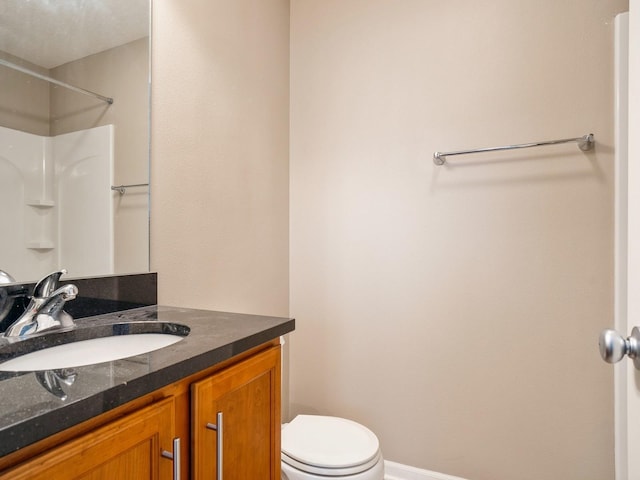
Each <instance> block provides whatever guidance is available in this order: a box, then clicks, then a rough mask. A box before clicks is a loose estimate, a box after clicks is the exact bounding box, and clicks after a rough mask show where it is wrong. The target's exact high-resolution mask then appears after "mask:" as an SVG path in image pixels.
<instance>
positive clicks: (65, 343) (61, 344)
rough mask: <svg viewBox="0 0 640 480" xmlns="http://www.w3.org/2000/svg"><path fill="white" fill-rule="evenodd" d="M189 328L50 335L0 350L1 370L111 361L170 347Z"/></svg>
mask: <svg viewBox="0 0 640 480" xmlns="http://www.w3.org/2000/svg"><path fill="white" fill-rule="evenodd" d="M188 334H189V328H188V327H185V326H183V325H178V324H169V323H161V322H142V323H121V324H113V325H106V326H105V325H102V326H99V327H95V328H79V329H77V330H72V331H69V332H55V331H54V332H51V333H49V334H46V335H43V336H42V337H39V338H29V339H25V340H24V341H22V342H17V343H14V344H11V345H8V346H5V347H3V348H0V361H1V360H4V359H6V361H2V363H0V371H3V372H28V371H38V370H57V369H64V368H73V367H82V366H85V365H93V364H96V363H103V362H111V361H114V360H120V359H123V358H127V357H133V356H135V355H142V354H145V353H149V352H152V351H154V350H158V349H160V348H164V347H168V346H169V345H173V344H174V343H177V342H179V341H180V340H182V339H183V338H184V337H185V336H186V335H188Z"/></svg>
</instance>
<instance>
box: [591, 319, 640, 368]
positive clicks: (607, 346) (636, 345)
mask: <svg viewBox="0 0 640 480" xmlns="http://www.w3.org/2000/svg"><path fill="white" fill-rule="evenodd" d="M598 346H599V347H600V356H601V357H602V359H603V360H604V361H605V362H608V363H616V362H619V361H620V360H622V358H623V357H624V356H625V355H627V356H628V357H629V358H631V359H633V360H634V362H633V363H634V365H635V367H636V368H637V369H638V370H640V355H639V354H640V329H638V327H633V330H631V335H630V336H629V337H627V338H624V337H623V336H622V335H620V334H619V333H618V332H617V331H615V330H611V329H607V330H603V331H602V333H601V334H600V339H599V341H598Z"/></svg>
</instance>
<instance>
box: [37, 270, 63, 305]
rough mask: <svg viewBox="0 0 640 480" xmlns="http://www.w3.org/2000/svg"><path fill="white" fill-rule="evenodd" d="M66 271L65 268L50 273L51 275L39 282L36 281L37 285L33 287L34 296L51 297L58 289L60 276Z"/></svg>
mask: <svg viewBox="0 0 640 480" xmlns="http://www.w3.org/2000/svg"><path fill="white" fill-rule="evenodd" d="M66 273H67V271H66V270H65V269H64V268H63V269H61V270H58V271H56V272H52V273H50V274H49V275H47V276H46V277H44V278H43V279H42V280H40V281H39V282H38V283H36V286H35V287H34V289H33V295H32V296H33V298H48V297H50V296H51V294H52V293H53V292H54V291H55V290H56V287H57V286H58V281H59V280H60V277H61V276H62V275H64V274H66Z"/></svg>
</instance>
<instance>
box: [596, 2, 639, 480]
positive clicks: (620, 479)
mask: <svg viewBox="0 0 640 480" xmlns="http://www.w3.org/2000/svg"><path fill="white" fill-rule="evenodd" d="M626 30H628V35H627V33H626V32H625V31H626ZM627 59H628V61H627ZM616 76H617V82H616V84H617V86H616V122H617V125H616V329H617V330H618V332H620V333H622V334H623V335H624V337H627V335H630V333H631V332H632V329H633V327H635V326H638V327H640V0H630V1H629V14H628V15H622V16H618V18H616ZM637 338H638V344H637V345H636V344H635V343H636V340H635V339H634V338H630V339H627V340H626V341H622V337H616V335H614V334H613V333H612V332H610V338H609V339H608V340H609V342H608V344H607V345H606V346H607V347H608V348H605V349H604V351H603V356H606V355H607V353H608V354H609V355H610V357H609V360H610V361H611V360H616V359H617V358H619V357H621V355H622V354H623V353H624V352H625V351H626V353H631V354H632V355H634V352H629V350H634V349H635V348H636V347H637V348H638V349H639V350H640V330H638V332H637ZM603 340H604V339H603V338H602V337H601V341H603ZM605 343H606V342H605ZM604 346H605V345H602V344H601V348H602V347H604ZM637 353H638V354H639V355H638V357H636V359H634V360H636V361H630V360H623V361H621V362H620V363H618V364H617V365H616V366H615V417H616V418H615V422H616V425H615V431H616V433H615V449H616V480H640V370H638V369H637V368H634V363H637V364H638V367H640V351H638V352H637Z"/></svg>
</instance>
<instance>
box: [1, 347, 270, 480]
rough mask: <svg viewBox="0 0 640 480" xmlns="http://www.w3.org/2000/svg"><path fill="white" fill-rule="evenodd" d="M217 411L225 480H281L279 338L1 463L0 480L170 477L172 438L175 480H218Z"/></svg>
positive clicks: (38, 444) (90, 479)
mask: <svg viewBox="0 0 640 480" xmlns="http://www.w3.org/2000/svg"><path fill="white" fill-rule="evenodd" d="M218 412H221V413H222V416H223V419H224V420H223V422H224V423H223V431H222V437H223V442H222V448H223V463H222V465H223V468H224V480H234V479H237V480H247V479H251V480H267V479H269V480H280V345H279V342H278V341H277V340H274V341H272V342H269V343H267V344H263V345H262V346H260V347H257V348H255V349H253V350H251V351H249V352H245V353H243V354H241V355H238V356H236V357H233V358H231V359H229V360H227V361H225V362H223V363H221V364H218V365H215V366H213V367H210V368H208V369H206V370H204V371H201V372H198V373H196V374H194V375H191V376H189V377H187V378H184V379H182V380H180V381H178V382H176V383H174V384H171V385H168V386H166V387H163V388H162V389H160V390H157V391H155V392H152V393H150V394H148V395H145V396H144V397H141V398H138V399H136V400H134V401H132V402H130V403H128V404H125V405H122V406H120V407H118V408H117V409H115V410H112V411H109V412H106V413H104V414H102V415H100V416H99V417H95V418H93V419H91V420H88V421H87V422H84V423H81V424H79V425H76V426H75V427H72V428H70V429H68V430H64V431H62V432H60V433H58V434H56V435H54V436H53V437H50V438H47V439H44V440H42V441H41V442H38V443H36V444H34V445H31V446H29V447H25V448H24V449H21V450H18V451H17V452H15V453H14V454H10V455H7V456H5V457H2V458H0V480H26V479H29V480H41V479H42V480H54V479H55V480H58V479H60V480H67V479H73V480H78V479H81V480H114V479H123V480H142V479H144V480H148V479H154V480H155V479H159V480H170V479H172V478H174V472H173V460H172V459H170V458H167V457H166V456H163V455H162V452H163V451H164V452H165V454H170V453H171V454H172V453H173V445H174V444H173V440H174V438H180V440H181V441H180V466H181V468H180V473H181V476H180V478H181V479H182V480H186V479H190V478H193V479H201V480H204V479H207V480H215V479H216V478H217V477H216V468H217V463H216V449H217V438H219V437H218V436H217V433H218V432H217V431H216V430H211V429H210V428H207V424H213V425H215V424H216V422H217V414H218ZM209 426H211V425H209ZM216 427H217V426H216Z"/></svg>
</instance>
